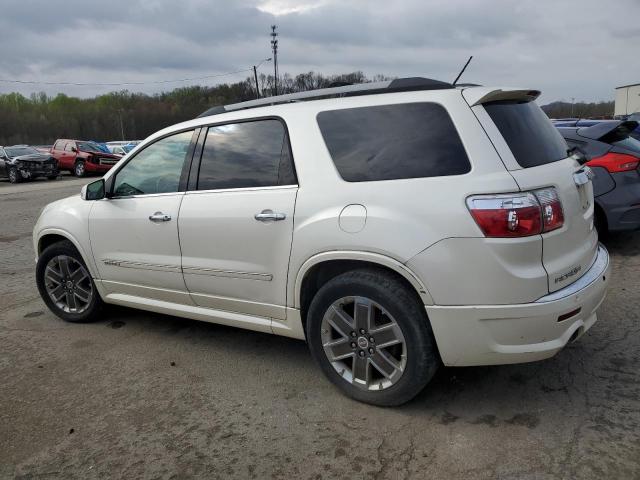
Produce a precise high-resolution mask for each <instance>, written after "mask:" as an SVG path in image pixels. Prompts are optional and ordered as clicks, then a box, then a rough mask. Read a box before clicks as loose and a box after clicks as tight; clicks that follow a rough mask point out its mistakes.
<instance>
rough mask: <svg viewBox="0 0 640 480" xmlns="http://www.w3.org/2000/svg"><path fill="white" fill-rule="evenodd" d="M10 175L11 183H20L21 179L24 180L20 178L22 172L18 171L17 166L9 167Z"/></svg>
mask: <svg viewBox="0 0 640 480" xmlns="http://www.w3.org/2000/svg"><path fill="white" fill-rule="evenodd" d="M8 176H9V182H11V183H19V182H20V180H22V179H21V178H20V173H18V170H16V169H15V168H10V169H9V172H8Z"/></svg>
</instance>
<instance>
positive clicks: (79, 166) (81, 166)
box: [73, 161, 86, 177]
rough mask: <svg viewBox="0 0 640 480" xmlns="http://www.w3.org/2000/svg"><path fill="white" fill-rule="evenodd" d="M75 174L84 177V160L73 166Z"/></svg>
mask: <svg viewBox="0 0 640 480" xmlns="http://www.w3.org/2000/svg"><path fill="white" fill-rule="evenodd" d="M73 174H74V175H75V176H76V177H84V176H85V174H86V171H85V169H84V162H82V161H80V162H76V164H75V166H74V167H73Z"/></svg>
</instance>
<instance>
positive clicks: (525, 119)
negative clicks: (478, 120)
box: [484, 100, 568, 168]
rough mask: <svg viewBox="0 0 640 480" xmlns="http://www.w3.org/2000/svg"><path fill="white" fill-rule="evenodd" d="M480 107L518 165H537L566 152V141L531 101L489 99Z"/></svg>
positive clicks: (527, 166) (559, 158) (564, 155)
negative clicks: (489, 118) (496, 129)
mask: <svg viewBox="0 0 640 480" xmlns="http://www.w3.org/2000/svg"><path fill="white" fill-rule="evenodd" d="M484 109H485V110H486V111H487V113H488V114H489V116H490V117H491V120H492V121H493V123H494V124H495V125H496V127H498V130H500V133H501V134H502V137H503V138H504V140H505V142H507V145H508V146H509V149H510V150H511V153H512V154H513V156H514V157H515V159H516V161H517V162H518V164H519V165H520V166H521V167H523V168H529V167H537V166H539V165H545V164H547V163H552V162H557V161H558V160H562V159H563V158H566V157H567V156H568V155H567V150H568V147H567V142H565V140H564V138H562V135H560V133H559V132H558V130H557V128H556V127H554V126H553V124H552V123H551V121H550V120H549V118H548V117H547V115H546V114H545V113H544V112H543V111H542V109H541V108H540V107H539V106H538V105H537V104H536V103H535V102H516V101H512V100H510V101H499V102H489V103H485V104H484Z"/></svg>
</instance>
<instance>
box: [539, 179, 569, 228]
mask: <svg viewBox="0 0 640 480" xmlns="http://www.w3.org/2000/svg"><path fill="white" fill-rule="evenodd" d="M533 193H534V195H535V196H536V198H537V199H538V201H539V202H540V209H541V212H542V231H543V232H550V231H551V230H555V229H556V228H560V227H561V226H562V224H563V223H564V213H563V212H562V204H561V203H560V199H559V198H558V193H557V192H556V189H555V188H542V189H540V190H535V191H534V192H533Z"/></svg>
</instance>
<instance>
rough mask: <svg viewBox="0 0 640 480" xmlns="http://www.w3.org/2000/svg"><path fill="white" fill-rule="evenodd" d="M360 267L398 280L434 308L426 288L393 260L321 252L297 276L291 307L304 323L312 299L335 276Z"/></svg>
mask: <svg viewBox="0 0 640 480" xmlns="http://www.w3.org/2000/svg"><path fill="white" fill-rule="evenodd" d="M363 267H365V268H366V267H373V268H379V269H382V270H385V271H387V272H390V273H392V274H394V275H396V276H398V277H400V278H401V279H402V281H403V282H405V283H406V284H407V286H408V287H410V288H411V289H412V290H413V291H414V292H415V293H416V294H417V295H418V297H419V298H420V301H421V302H422V303H423V304H425V305H433V299H432V297H431V295H430V294H429V292H428V290H427V288H426V286H425V285H424V284H423V283H422V282H421V281H420V279H419V278H418V277H417V276H416V275H415V274H414V273H413V272H412V271H411V270H410V269H409V268H407V267H406V265H403V264H402V263H400V262H399V261H397V260H395V259H393V258H390V257H387V256H385V255H381V254H377V253H372V252H355V251H332V252H324V253H320V254H317V255H314V256H313V257H311V258H309V259H308V260H307V261H305V262H304V263H303V264H302V266H301V267H300V269H299V270H298V273H297V275H296V279H295V284H294V292H293V300H294V301H293V304H294V307H295V308H296V309H299V310H300V313H301V320H302V322H303V324H304V323H305V317H306V309H307V308H308V306H309V304H310V303H311V299H312V298H313V296H314V295H315V293H316V292H317V291H318V290H319V288H320V287H321V286H322V285H323V284H324V283H326V282H327V281H328V280H330V279H331V278H333V277H335V276H336V275H339V274H341V273H344V272H347V271H350V270H354V269H357V268H363Z"/></svg>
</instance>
